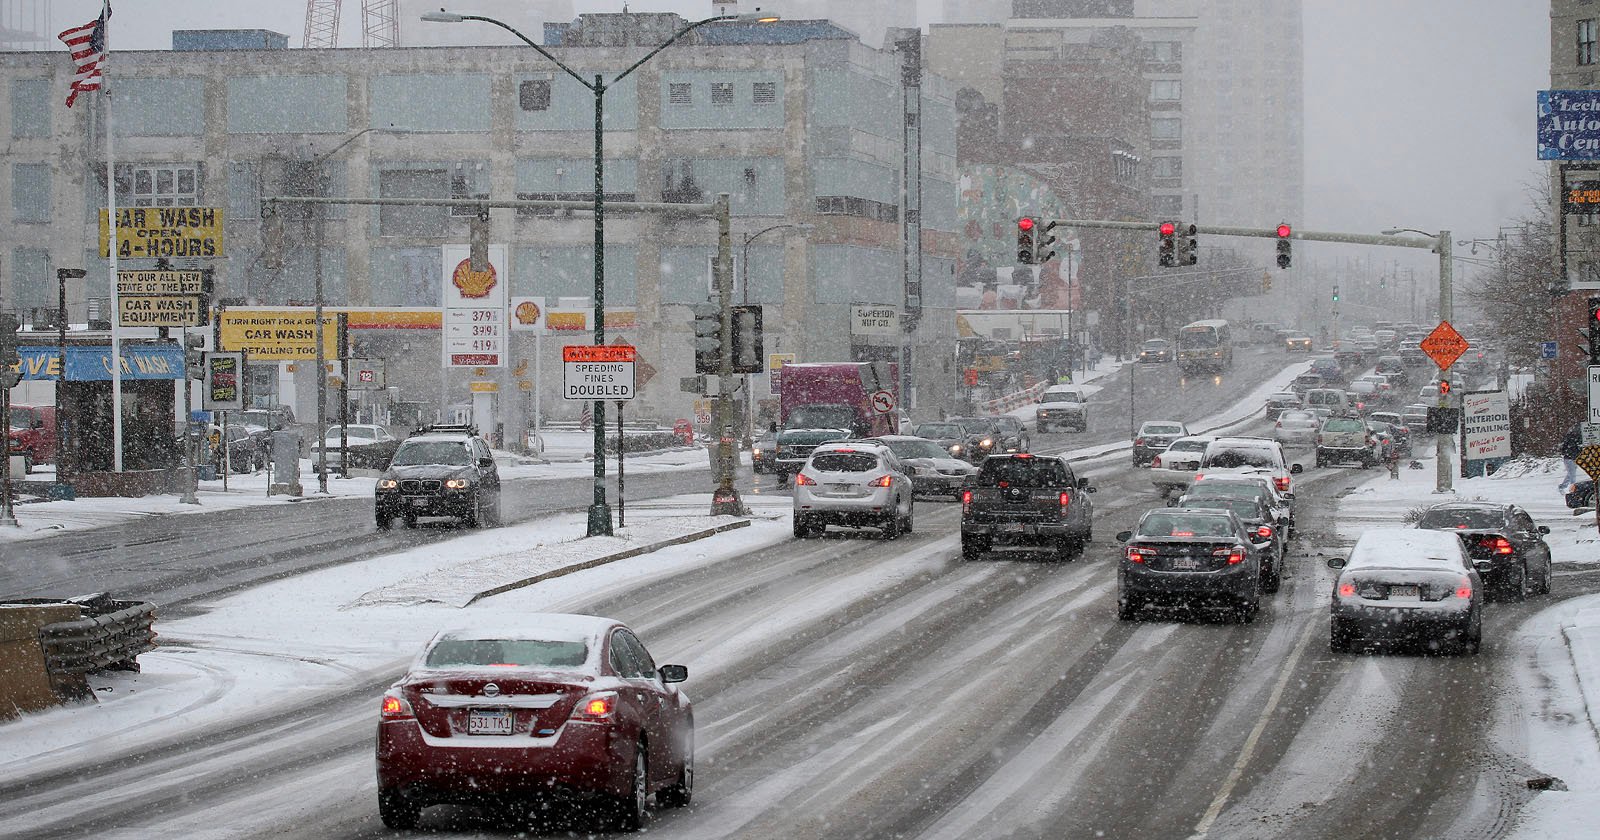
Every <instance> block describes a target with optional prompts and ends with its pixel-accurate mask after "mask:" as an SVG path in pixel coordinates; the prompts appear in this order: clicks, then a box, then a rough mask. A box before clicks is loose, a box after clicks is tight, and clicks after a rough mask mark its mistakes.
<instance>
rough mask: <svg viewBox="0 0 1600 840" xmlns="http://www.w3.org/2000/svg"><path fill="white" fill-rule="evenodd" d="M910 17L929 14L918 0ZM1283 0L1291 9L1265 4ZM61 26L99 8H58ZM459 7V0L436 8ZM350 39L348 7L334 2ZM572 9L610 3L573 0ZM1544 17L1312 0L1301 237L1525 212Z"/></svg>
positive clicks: (126, 29)
mask: <svg viewBox="0 0 1600 840" xmlns="http://www.w3.org/2000/svg"><path fill="white" fill-rule="evenodd" d="M921 2H922V6H923V11H924V16H925V17H924V21H923V23H927V22H929V20H928V18H929V17H930V16H931V15H932V14H933V12H934V10H935V9H936V8H937V6H938V3H937V2H935V0H921ZM1274 2H1289V0H1274ZM54 5H55V15H56V23H57V24H58V25H60V26H62V27H65V26H66V25H70V24H71V23H75V22H81V21H80V20H79V19H80V18H81V19H82V20H88V19H90V18H93V17H94V15H95V14H97V13H98V10H99V7H100V3H99V0H56V2H55V4H54ZM442 5H446V6H449V7H450V8H451V9H452V10H460V11H471V10H472V6H471V3H470V2H468V0H443V2H442ZM344 6H345V9H344V13H343V20H344V29H345V36H344V37H345V39H346V41H347V42H349V43H355V39H357V38H358V37H359V35H358V34H357V28H358V27H359V23H360V17H361V11H360V10H361V4H360V0H345V2H344ZM573 6H574V8H575V9H576V10H577V11H578V12H580V13H581V12H586V11H618V10H620V8H621V6H622V3H621V2H620V0H573ZM305 7H306V4H305V2H304V0H253V2H249V3H244V2H234V1H233V0H228V1H227V2H222V1H221V0H117V2H115V4H114V8H115V9H116V14H115V18H114V20H115V24H114V26H113V30H112V31H113V44H114V48H121V49H130V48H131V49H167V48H170V46H171V35H170V30H172V29H174V28H179V29H212V28H262V29H271V30H275V31H277V32H282V33H284V34H286V35H288V36H289V42H290V44H291V45H293V46H298V45H299V43H300V41H301V35H302V33H303V32H304V28H305V17H304V16H305ZM630 7H631V8H632V9H633V10H634V11H674V12H678V13H680V14H683V15H685V16H694V17H704V16H706V15H709V14H710V13H711V2H710V0H631V3H630ZM1549 27H1550V18H1549V8H1548V5H1547V4H1546V3H1543V2H1535V0H1510V2H1508V0H1404V2H1398V3H1397V2H1395V0H1310V2H1307V3H1306V11H1305V131H1306V173H1305V179H1306V218H1305V219H1304V220H1298V222H1299V225H1300V227H1302V228H1303V229H1317V230H1339V231H1377V230H1379V229H1382V228H1385V227H1390V226H1401V227H1418V228H1424V229H1428V230H1434V229H1439V228H1444V227H1448V228H1450V229H1452V230H1453V231H1454V232H1455V233H1456V235H1457V238H1460V239H1466V238H1473V237H1493V236H1494V235H1495V234H1496V232H1497V229H1498V227H1499V226H1500V225H1501V224H1504V223H1506V222H1507V221H1509V220H1510V219H1512V218H1514V217H1515V216H1517V215H1519V214H1520V213H1522V212H1523V210H1524V208H1525V207H1526V206H1527V200H1526V197H1525V187H1527V186H1528V185H1530V184H1535V183H1537V182H1538V180H1539V178H1540V173H1541V171H1542V169H1541V167H1540V166H1538V165H1537V162H1536V161H1535V159H1534V139H1533V132H1534V92H1535V91H1537V90H1540V89H1542V88H1545V87H1548V86H1549V52H1550V47H1549Z"/></svg>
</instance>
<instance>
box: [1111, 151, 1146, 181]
mask: <svg viewBox="0 0 1600 840" xmlns="http://www.w3.org/2000/svg"><path fill="white" fill-rule="evenodd" d="M1111 164H1112V168H1113V170H1114V171H1115V173H1116V178H1117V180H1118V181H1119V182H1121V183H1124V184H1131V183H1134V182H1135V181H1137V180H1138V178H1139V156H1138V155H1134V154H1130V153H1128V152H1125V151H1122V150H1120V149H1118V150H1117V151H1115V152H1112V153H1111Z"/></svg>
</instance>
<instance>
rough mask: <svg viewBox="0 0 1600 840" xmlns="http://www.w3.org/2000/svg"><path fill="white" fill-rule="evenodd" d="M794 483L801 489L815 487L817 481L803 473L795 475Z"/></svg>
mask: <svg viewBox="0 0 1600 840" xmlns="http://www.w3.org/2000/svg"><path fill="white" fill-rule="evenodd" d="M794 483H795V484H798V485H800V486H801V487H815V486H817V480H816V479H814V478H812V477H811V476H809V475H806V474H805V473H795V476H794Z"/></svg>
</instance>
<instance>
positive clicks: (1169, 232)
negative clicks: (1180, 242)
mask: <svg viewBox="0 0 1600 840" xmlns="http://www.w3.org/2000/svg"><path fill="white" fill-rule="evenodd" d="M1177 232H1178V223H1177V222H1162V223H1161V249H1160V250H1159V251H1158V252H1157V259H1156V262H1158V263H1160V265H1161V267H1162V268H1171V267H1172V266H1175V265H1177V264H1178V257H1177V245H1176V243H1174V242H1173V236H1174V235H1175V234H1176V233H1177Z"/></svg>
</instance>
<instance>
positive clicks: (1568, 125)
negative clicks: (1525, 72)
mask: <svg viewBox="0 0 1600 840" xmlns="http://www.w3.org/2000/svg"><path fill="white" fill-rule="evenodd" d="M1538 103H1539V124H1538V130H1537V142H1538V151H1539V160H1600V90H1541V91H1539V94H1538Z"/></svg>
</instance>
